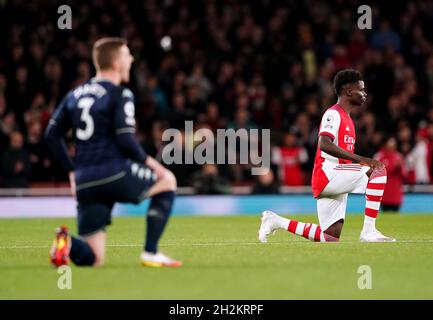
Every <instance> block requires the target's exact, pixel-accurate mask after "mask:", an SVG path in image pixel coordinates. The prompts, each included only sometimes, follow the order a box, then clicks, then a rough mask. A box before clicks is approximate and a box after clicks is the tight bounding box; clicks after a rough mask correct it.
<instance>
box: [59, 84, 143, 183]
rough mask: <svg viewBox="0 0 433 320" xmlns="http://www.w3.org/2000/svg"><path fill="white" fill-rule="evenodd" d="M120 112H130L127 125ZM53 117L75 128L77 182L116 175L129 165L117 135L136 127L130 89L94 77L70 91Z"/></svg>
mask: <svg viewBox="0 0 433 320" xmlns="http://www.w3.org/2000/svg"><path fill="white" fill-rule="evenodd" d="M119 109H121V110H119ZM129 109H131V110H129ZM119 113H121V114H122V115H125V114H126V117H122V120H123V122H124V125H123V126H122V124H120V125H119V123H118V122H119V121H118V118H119V117H118V115H117V114H119ZM128 113H129V114H130V115H131V116H130V117H128ZM53 119H54V121H57V122H61V123H62V124H63V126H64V127H67V128H72V130H73V136H74V142H75V147H76V152H75V158H74V167H75V175H76V180H77V184H78V183H83V182H87V181H94V180H97V179H101V178H104V177H108V176H110V175H114V174H116V173H118V172H120V171H121V170H122V169H123V168H124V167H125V164H126V162H127V158H126V156H125V155H124V153H122V151H121V149H120V147H119V146H118V144H117V143H116V134H117V133H118V132H119V130H127V131H128V132H132V131H134V130H135V129H134V128H133V127H134V125H135V119H134V104H133V95H132V93H131V91H130V90H128V89H125V88H123V87H122V86H118V85H115V84H113V83H112V82H110V81H105V80H94V79H91V80H89V81H88V82H86V83H85V84H83V85H80V86H78V87H77V88H75V89H74V90H72V91H70V92H69V93H68V94H67V96H66V97H65V99H64V100H63V101H62V103H61V105H60V106H59V108H58V109H57V111H56V114H55V115H54V116H53ZM125 122H126V123H125Z"/></svg>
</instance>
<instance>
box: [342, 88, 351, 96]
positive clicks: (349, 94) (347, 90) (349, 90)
mask: <svg viewBox="0 0 433 320" xmlns="http://www.w3.org/2000/svg"><path fill="white" fill-rule="evenodd" d="M344 91H346V95H347V96H348V97H351V96H352V88H351V87H350V86H346V87H345V88H344Z"/></svg>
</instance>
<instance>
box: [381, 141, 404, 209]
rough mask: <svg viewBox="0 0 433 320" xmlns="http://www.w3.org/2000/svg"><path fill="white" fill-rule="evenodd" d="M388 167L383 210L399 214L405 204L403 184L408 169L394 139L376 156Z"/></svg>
mask: <svg viewBox="0 0 433 320" xmlns="http://www.w3.org/2000/svg"><path fill="white" fill-rule="evenodd" d="M374 158H375V159H376V160H379V161H380V162H382V163H383V164H384V165H385V167H386V172H387V175H388V178H387V182H386V187H385V190H384V192H383V198H382V210H383V211H394V212H398V211H399V210H400V206H401V204H402V202H403V183H404V180H405V176H406V167H405V163H404V157H403V155H402V154H401V153H400V152H398V151H397V141H396V139H395V138H394V137H389V138H387V139H386V141H385V143H384V145H383V148H382V149H381V150H380V151H379V152H378V153H377V154H376V155H375V156H374Z"/></svg>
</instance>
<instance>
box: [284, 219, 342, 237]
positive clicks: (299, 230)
mask: <svg viewBox="0 0 433 320" xmlns="http://www.w3.org/2000/svg"><path fill="white" fill-rule="evenodd" d="M287 231H289V232H291V233H293V234H297V235H298V236H302V237H304V238H305V239H308V240H311V241H316V242H335V241H338V240H339V238H336V237H333V236H330V235H329V234H326V233H324V232H323V231H322V229H321V228H320V226H318V225H317V224H314V223H303V222H299V221H295V220H290V222H289V226H288V228H287Z"/></svg>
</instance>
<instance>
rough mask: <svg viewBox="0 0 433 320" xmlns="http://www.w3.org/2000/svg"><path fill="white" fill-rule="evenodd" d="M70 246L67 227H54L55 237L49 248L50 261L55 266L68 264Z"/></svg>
mask: <svg viewBox="0 0 433 320" xmlns="http://www.w3.org/2000/svg"><path fill="white" fill-rule="evenodd" d="M70 248H71V237H70V236H69V234H68V228H67V227H66V226H61V227H59V228H57V229H56V238H55V239H54V242H53V246H52V247H51V250H50V261H51V263H52V264H53V265H54V266H55V267H60V266H63V265H67V264H69V250H70Z"/></svg>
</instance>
